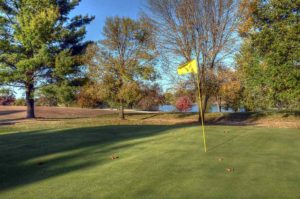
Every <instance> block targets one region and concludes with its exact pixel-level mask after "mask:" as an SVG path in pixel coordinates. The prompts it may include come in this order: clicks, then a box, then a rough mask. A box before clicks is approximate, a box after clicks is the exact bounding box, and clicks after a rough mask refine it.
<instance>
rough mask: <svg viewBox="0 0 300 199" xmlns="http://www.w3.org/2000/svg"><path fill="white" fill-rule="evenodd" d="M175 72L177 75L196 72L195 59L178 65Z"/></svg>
mask: <svg viewBox="0 0 300 199" xmlns="http://www.w3.org/2000/svg"><path fill="white" fill-rule="evenodd" d="M177 72H178V74H179V75H184V74H187V73H195V74H197V73H198V66H197V61H196V59H194V60H192V61H190V62H188V63H185V64H183V65H181V66H179V67H178V69H177Z"/></svg>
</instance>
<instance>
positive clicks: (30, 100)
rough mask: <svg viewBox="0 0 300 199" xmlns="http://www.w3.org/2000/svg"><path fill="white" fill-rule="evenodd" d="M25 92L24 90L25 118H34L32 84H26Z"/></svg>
mask: <svg viewBox="0 0 300 199" xmlns="http://www.w3.org/2000/svg"><path fill="white" fill-rule="evenodd" d="M25 92H26V106H27V115H26V118H28V119H32V118H35V113H34V86H33V84H27V85H26V91H25Z"/></svg>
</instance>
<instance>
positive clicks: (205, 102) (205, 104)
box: [198, 95, 209, 122]
mask: <svg viewBox="0 0 300 199" xmlns="http://www.w3.org/2000/svg"><path fill="white" fill-rule="evenodd" d="M202 98H203V96H202V97H201V99H202ZM208 99H209V96H207V95H206V96H205V99H204V103H202V102H201V103H202V118H203V122H204V121H205V112H206V108H207V103H208ZM198 121H199V122H201V111H200V108H199V114H198Z"/></svg>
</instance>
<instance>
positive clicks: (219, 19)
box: [148, 0, 239, 121]
mask: <svg viewBox="0 0 300 199" xmlns="http://www.w3.org/2000/svg"><path fill="white" fill-rule="evenodd" d="M148 8H149V11H150V12H149V13H148V16H149V18H151V19H152V21H153V24H155V26H156V30H157V31H156V33H157V35H158V44H159V48H160V49H163V51H164V52H166V53H167V54H168V56H169V57H172V59H173V60H176V61H178V62H179V63H183V62H188V61H190V60H192V59H196V60H197V62H198V69H199V70H198V71H199V73H198V75H199V79H200V83H199V84H200V85H199V86H200V90H201V99H202V101H201V103H202V104H203V106H202V107H203V109H204V112H205V111H206V108H207V104H208V100H209V99H210V97H211V96H212V95H211V93H213V92H212V89H213V88H215V87H214V86H213V87H212V85H214V84H215V79H216V77H215V75H216V74H215V71H216V65H217V64H218V63H220V62H221V61H222V60H224V58H226V57H228V55H230V54H231V53H232V52H233V51H234V50H235V49H234V42H235V32H236V29H237V25H238V23H237V22H238V19H239V17H238V9H237V8H238V1H234V0H176V1H168V0H148ZM178 62H177V64H172V65H171V66H172V67H173V68H171V71H176V68H177V66H178V64H179V63H178ZM196 79H197V78H196V76H195V75H191V76H190V77H189V79H188V81H191V82H192V83H193V84H194V88H195V90H196V88H197V81H196ZM195 93H196V92H195ZM204 112H203V117H204ZM200 118H201V115H200V111H199V121H200Z"/></svg>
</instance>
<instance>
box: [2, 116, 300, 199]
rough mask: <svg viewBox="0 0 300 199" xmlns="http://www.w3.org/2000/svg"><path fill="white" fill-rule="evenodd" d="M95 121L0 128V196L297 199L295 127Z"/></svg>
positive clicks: (299, 147) (299, 145) (299, 177)
mask: <svg viewBox="0 0 300 199" xmlns="http://www.w3.org/2000/svg"><path fill="white" fill-rule="evenodd" d="M100 120H101V118H98V119H93V120H87V121H82V123H80V122H78V121H79V120H68V121H67V122H65V123H59V122H58V123H57V124H56V123H55V121H54V122H52V123H51V122H49V123H48V124H45V122H43V123H38V124H37V125H34V123H33V124H30V125H24V124H20V125H17V126H11V127H7V126H6V127H0V160H1V161H0V198H13V199H16V198H22V199H23V198H30V199H34V198H43V199H47V198H101V199H102V198H108V199H113V198H139V199H140V198H153V199H158V198H189V199H190V198H195V199H199V198H218V199H219V198H230V199H233V198H272V199H273V198H299V197H300V189H299V187H300V166H299V165H300V158H299V154H300V142H299V139H300V132H299V129H269V128H260V127H250V126H244V127H233V126H208V127H207V128H206V130H207V141H208V149H209V150H208V152H207V153H204V152H203V145H202V137H201V132H200V128H199V127H198V126H195V125H185V126H183V125H149V124H148V125H145V124H144V125H140V124H138V123H132V122H124V123H119V124H117V123H118V122H110V123H108V124H107V123H106V124H105V123H103V122H102V123H101V121H100ZM97 122H98V123H97ZM224 131H225V132H224ZM227 131H228V132H227ZM114 153H115V154H116V155H117V156H119V158H118V159H116V160H111V159H110V156H111V155H112V154H114ZM219 158H223V161H219ZM226 168H234V172H227V171H226Z"/></svg>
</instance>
